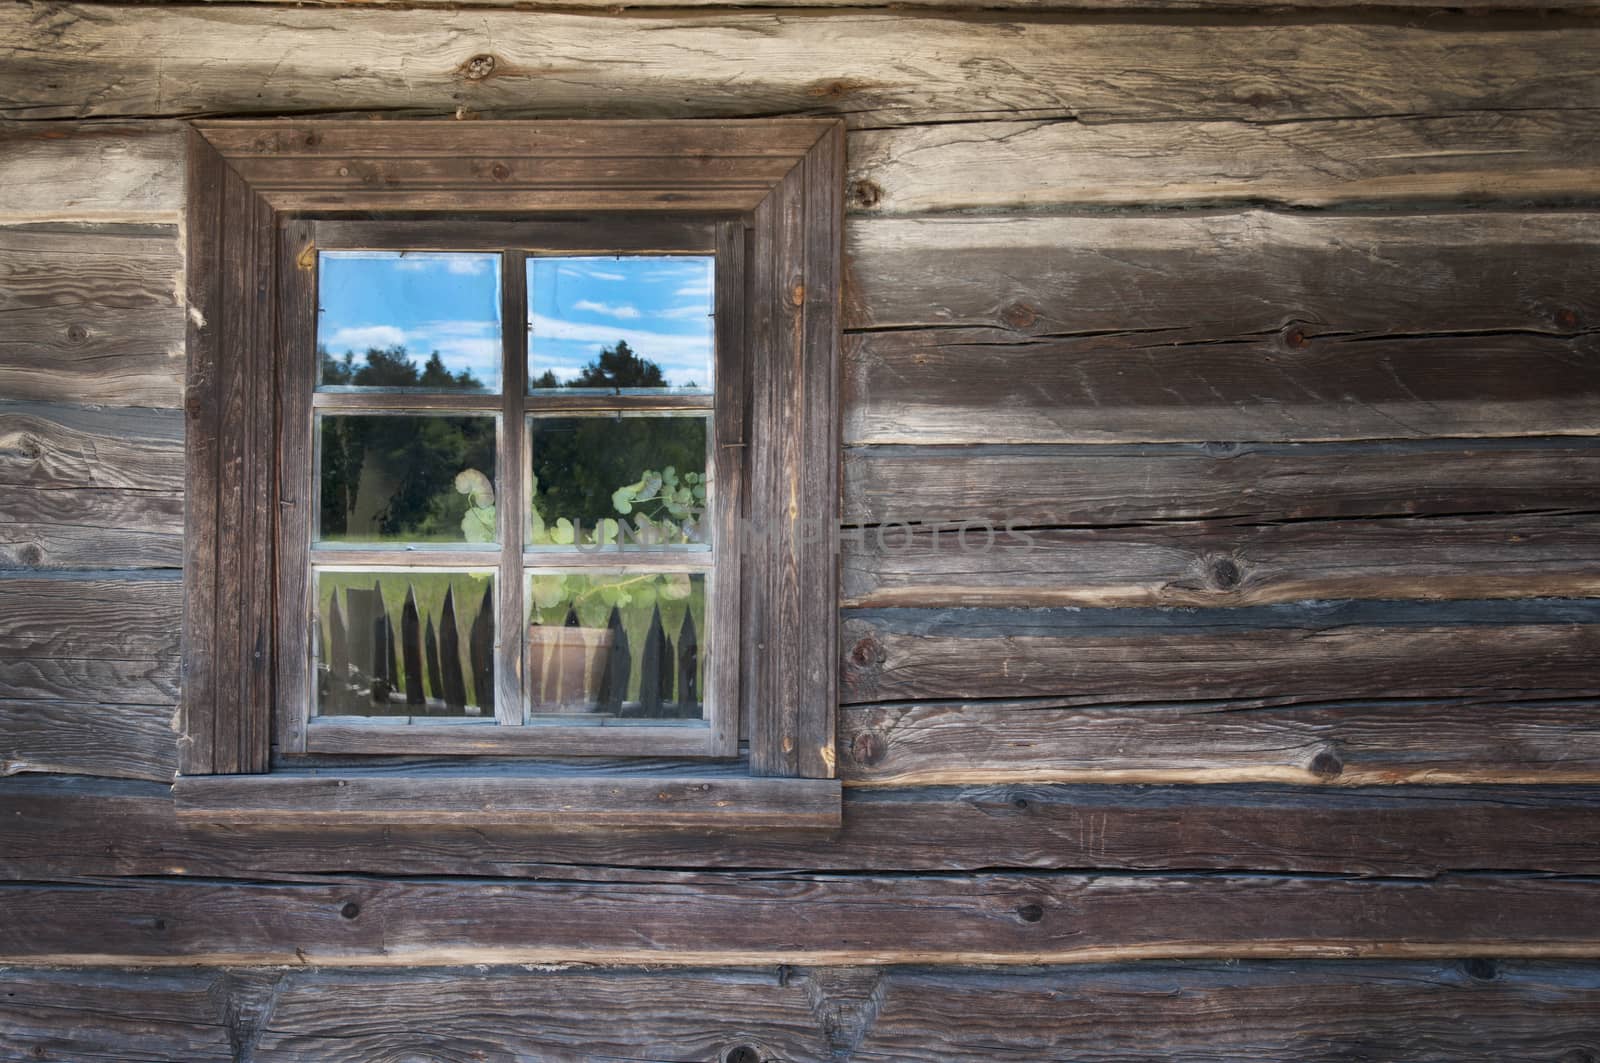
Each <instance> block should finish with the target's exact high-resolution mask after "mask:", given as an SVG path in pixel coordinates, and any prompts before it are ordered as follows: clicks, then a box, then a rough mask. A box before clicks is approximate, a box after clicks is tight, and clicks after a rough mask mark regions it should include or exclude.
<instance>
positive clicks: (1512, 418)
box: [848, 245, 1600, 444]
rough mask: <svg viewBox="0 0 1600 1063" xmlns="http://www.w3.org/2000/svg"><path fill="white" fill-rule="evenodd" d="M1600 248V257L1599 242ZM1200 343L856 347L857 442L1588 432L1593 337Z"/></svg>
mask: <svg viewBox="0 0 1600 1063" xmlns="http://www.w3.org/2000/svg"><path fill="white" fill-rule="evenodd" d="M1597 249H1600V245H1597ZM1322 329H1323V327H1322V326H1312V325H1301V324H1296V325H1292V326H1290V327H1288V328H1286V329H1284V330H1283V331H1282V332H1280V333H1278V334H1275V335H1272V334H1269V335H1266V336H1259V337H1251V338H1248V339H1238V340H1232V341H1227V340H1212V341H1205V342H1201V343H1185V342H1182V341H1179V342H1174V341H1172V340H1170V339H1167V338H1164V337H1162V336H1160V335H1143V334H1137V333H1122V334H1118V335H1110V336H1085V337H1079V338H1066V339H1033V338H1027V337H1022V336H1018V335H1016V334H1015V333H1013V332H1009V331H1005V330H1000V329H928V330H918V331H908V332H901V331H893V332H880V333H869V334H866V335H864V336H855V337H852V343H851V344H850V347H851V358H850V362H849V369H848V379H849V380H850V384H849V390H850V400H851V401H850V407H849V413H848V417H849V421H850V425H851V428H850V433H849V440H850V441H851V442H853V443H876V444H883V443H907V444H913V443H922V444H954V443H972V442H986V443H1108V442H1110V443H1137V442H1163V443H1164V442H1205V441H1206V440H1211V439H1228V440H1237V441H1271V442H1279V441H1282V442H1307V441H1312V442H1314V441H1328V440H1348V439H1416V438H1422V439H1427V438H1440V437H1445V438H1449V437H1495V436H1546V435H1590V434H1593V433H1595V432H1596V431H1600V331H1583V332H1580V333H1577V334H1574V335H1569V336H1549V335H1540V334H1536V333H1530V334H1520V335H1505V334H1494V335H1482V334H1480V335H1471V334H1467V335H1445V336H1428V335H1395V336H1371V335H1367V336H1357V337H1346V336H1342V335H1339V334H1338V333H1337V332H1333V333H1328V332H1324V331H1322Z"/></svg>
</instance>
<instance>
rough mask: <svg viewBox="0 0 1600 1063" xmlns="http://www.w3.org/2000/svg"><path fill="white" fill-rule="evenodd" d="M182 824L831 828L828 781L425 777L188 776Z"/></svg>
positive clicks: (176, 794) (833, 784)
mask: <svg viewBox="0 0 1600 1063" xmlns="http://www.w3.org/2000/svg"><path fill="white" fill-rule="evenodd" d="M172 793H173V798H174V801H175V804H176V808H177V813H178V816H179V817H180V818H182V819H184V820H188V821H190V822H204V823H218V824H260V825H272V824H285V825H310V824H321V825H326V826H341V825H350V826H364V825H399V824H430V823H432V824H461V825H470V826H480V825H503V826H527V827H539V828H545V829H558V830H584V829H589V828H616V827H645V828H699V829H716V830H723V829H727V830H734V829H750V828H767V829H771V828H784V829H792V830H837V829H838V828H839V826H840V804H841V791H840V785H839V780H837V779H785V778H738V777H723V778H701V779H696V778H682V777H677V776H674V777H670V778H654V779H652V778H645V777H640V778H619V777H617V776H576V777H573V776H563V777H544V778H541V777H536V776H506V775H448V776H437V777H432V778H430V777H429V776H427V775H426V774H418V775H391V776H361V775H321V774H319V775H302V774H291V773H274V774H271V775H196V776H186V777H180V778H179V779H178V780H177V781H176V782H175V783H174V784H173V787H172Z"/></svg>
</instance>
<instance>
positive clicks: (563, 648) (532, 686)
mask: <svg viewBox="0 0 1600 1063" xmlns="http://www.w3.org/2000/svg"><path fill="white" fill-rule="evenodd" d="M610 659H611V629H610V628H604V627H555V626H545V625H542V624H530V625H528V700H529V705H530V708H531V711H533V712H594V711H595V709H596V708H597V704H596V703H597V701H598V699H599V696H600V684H601V682H602V681H603V679H604V678H605V673H606V665H607V664H608V663H609V661H610Z"/></svg>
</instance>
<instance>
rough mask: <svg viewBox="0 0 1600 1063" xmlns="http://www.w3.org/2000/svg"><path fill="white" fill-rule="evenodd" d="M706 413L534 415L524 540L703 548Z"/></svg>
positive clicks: (706, 528) (707, 524) (706, 531)
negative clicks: (669, 414) (578, 415)
mask: <svg viewBox="0 0 1600 1063" xmlns="http://www.w3.org/2000/svg"><path fill="white" fill-rule="evenodd" d="M706 437H707V418H706V416H705V415H704V414H700V415H696V416H618V415H609V416H595V417H530V418H528V451H529V460H530V461H531V463H532V470H531V476H530V478H529V481H528V482H529V485H530V492H529V501H530V505H529V507H528V527H527V538H526V541H527V542H528V543H529V544H530V545H532V546H551V547H562V546H578V547H595V548H606V549H615V548H621V549H629V548H632V547H635V546H637V547H656V546H685V545H706V544H709V543H710V542H711V521H710V517H709V513H708V511H707V509H706V497H707V494H706V493H707V490H708V488H709V482H708V481H707V479H706Z"/></svg>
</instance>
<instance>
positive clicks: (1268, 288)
mask: <svg viewBox="0 0 1600 1063" xmlns="http://www.w3.org/2000/svg"><path fill="white" fill-rule="evenodd" d="M1597 241H1600V215H1596V214H1594V213H1593V212H1589V211H1582V210H1573V211H1547V212H1530V211H1517V210H1508V211H1504V212H1500V211H1484V212H1477V213H1473V212H1469V211H1463V210H1461V209H1459V208H1458V207H1457V208H1453V209H1450V208H1447V209H1444V210H1442V211H1440V212H1438V213H1415V214H1374V213H1354V212H1352V213H1331V212H1330V213H1317V212H1312V213H1304V214H1301V213H1280V212H1276V211H1270V210H1256V209H1250V210H1240V211H1186V212H1182V213H1168V214H1147V215H1141V214H1136V213H1132V212H1121V213H1119V212H1110V213H1104V214H1090V213H1085V214H1065V215H1048V214H1036V213H1026V214H1020V215H1014V216H1007V215H998V216H995V215H990V216H971V217H967V216H959V215H957V216H949V217H921V218H861V219H859V220H856V221H853V222H852V223H851V226H850V257H851V268H852V272H851V285H850V291H851V303H850V312H849V314H848V316H847V318H846V327H847V328H852V329H871V328H879V329H886V328H896V329H904V328H910V327H913V326H923V327H927V326H944V327H951V326H959V327H964V328H998V329H1007V330H1011V331H1014V332H1017V333H1020V334H1022V335H1026V336H1039V337H1050V338H1064V339H1072V338H1075V337H1086V336H1093V335H1094V334H1097V333H1103V334H1105V337H1106V342H1107V344H1108V345H1109V344H1115V343H1118V342H1142V343H1148V344H1151V345H1154V344H1156V343H1163V342H1164V343H1170V344H1185V343H1200V342H1214V341H1217V340H1235V341H1237V340H1248V339H1255V340H1258V341H1262V342H1266V341H1270V340H1271V339H1272V337H1274V336H1277V335H1279V334H1281V333H1284V332H1285V331H1287V330H1289V329H1291V328H1293V327H1294V326H1295V325H1303V326H1305V331H1306V332H1307V333H1308V334H1309V335H1311V336H1313V337H1314V336H1317V335H1330V336H1333V337H1335V338H1350V339H1357V338H1362V337H1379V338H1381V337H1385V336H1391V337H1401V336H1410V335H1427V334H1429V333H1441V332H1452V333H1463V334H1469V333H1477V332H1533V333H1545V334H1557V335H1560V334H1570V333H1572V332H1575V331H1578V330H1580V329H1583V328H1586V327H1592V326H1593V325H1594V323H1595V322H1597V321H1600V296H1596V294H1595V292H1594V289H1593V287H1592V286H1590V285H1587V284H1585V283H1583V281H1582V279H1581V278H1582V277H1583V276H1585V275H1586V274H1587V272H1588V269H1589V267H1588V266H1586V265H1585V263H1592V262H1593V260H1594V257H1595V254H1596V252H1595V245H1596V243H1597ZM1124 337H1131V338H1132V339H1128V340H1125V339H1124Z"/></svg>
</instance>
